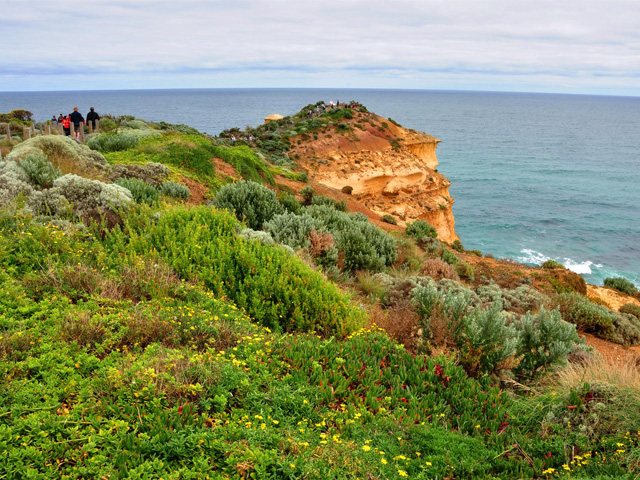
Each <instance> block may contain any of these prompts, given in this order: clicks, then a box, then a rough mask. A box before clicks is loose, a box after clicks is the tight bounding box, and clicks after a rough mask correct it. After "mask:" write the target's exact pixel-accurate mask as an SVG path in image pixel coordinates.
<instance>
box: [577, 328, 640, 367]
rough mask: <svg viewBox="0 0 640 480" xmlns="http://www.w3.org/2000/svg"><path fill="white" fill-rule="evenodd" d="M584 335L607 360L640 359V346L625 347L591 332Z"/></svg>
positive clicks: (588, 342) (589, 343)
mask: <svg viewBox="0 0 640 480" xmlns="http://www.w3.org/2000/svg"><path fill="white" fill-rule="evenodd" d="M582 335H584V336H585V338H586V339H587V344H588V345H590V346H592V347H595V349H596V350H597V351H598V353H599V354H600V355H602V356H603V357H604V358H605V359H606V360H609V361H611V362H620V361H623V360H628V359H632V358H635V359H637V361H640V346H635V347H629V348H624V347H623V346H622V345H618V344H617V343H613V342H609V341H608V340H603V339H602V338H598V337H595V336H593V335H591V334H589V333H584V334H582Z"/></svg>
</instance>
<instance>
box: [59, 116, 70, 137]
mask: <svg viewBox="0 0 640 480" xmlns="http://www.w3.org/2000/svg"><path fill="white" fill-rule="evenodd" d="M61 116H62V115H61ZM61 123H62V128H63V129H64V134H65V135H66V136H67V137H68V136H69V135H71V119H70V118H69V117H68V116H67V117H62V122H61Z"/></svg>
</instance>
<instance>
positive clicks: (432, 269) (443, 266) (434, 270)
mask: <svg viewBox="0 0 640 480" xmlns="http://www.w3.org/2000/svg"><path fill="white" fill-rule="evenodd" d="M420 269H421V270H422V273H423V274H424V275H427V276H429V277H431V278H433V279H434V280H441V279H443V278H449V279H451V280H455V281H456V282H457V281H459V280H460V277H459V276H458V274H457V273H456V270H455V268H454V267H453V266H452V265H449V264H448V263H447V262H445V261H444V260H442V259H440V258H428V259H427V260H425V261H424V263H423V264H422V266H421V267H420Z"/></svg>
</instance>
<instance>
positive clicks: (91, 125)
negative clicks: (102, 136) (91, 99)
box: [87, 122, 93, 133]
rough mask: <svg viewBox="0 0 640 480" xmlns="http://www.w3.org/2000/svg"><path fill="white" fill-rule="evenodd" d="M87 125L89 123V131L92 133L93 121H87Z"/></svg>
mask: <svg viewBox="0 0 640 480" xmlns="http://www.w3.org/2000/svg"><path fill="white" fill-rule="evenodd" d="M87 125H89V133H93V122H87Z"/></svg>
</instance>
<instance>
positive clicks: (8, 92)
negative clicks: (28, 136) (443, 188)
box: [0, 87, 640, 98]
mask: <svg viewBox="0 0 640 480" xmlns="http://www.w3.org/2000/svg"><path fill="white" fill-rule="evenodd" d="M174 90H183V91H196V90H363V91H388V92H392V91H403V92H411V91H413V92H464V93H502V94H529V95H563V96H566V95H572V96H582V97H619V98H640V94H638V95H633V94H626V95H622V94H613V93H567V92H543V91H523V90H476V89H441V88H409V87H407V88H402V87H399V88H384V87H361V88H358V87H186V88H180V87H175V88H113V89H83V90H71V89H69V90H3V91H0V94H14V93H70V92H146V91H174Z"/></svg>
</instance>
